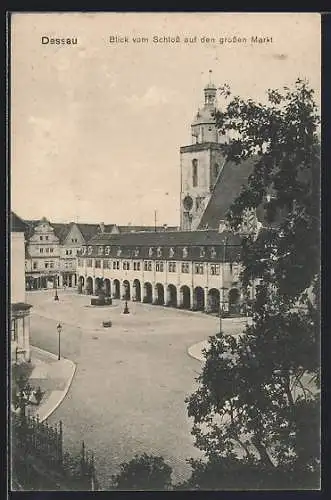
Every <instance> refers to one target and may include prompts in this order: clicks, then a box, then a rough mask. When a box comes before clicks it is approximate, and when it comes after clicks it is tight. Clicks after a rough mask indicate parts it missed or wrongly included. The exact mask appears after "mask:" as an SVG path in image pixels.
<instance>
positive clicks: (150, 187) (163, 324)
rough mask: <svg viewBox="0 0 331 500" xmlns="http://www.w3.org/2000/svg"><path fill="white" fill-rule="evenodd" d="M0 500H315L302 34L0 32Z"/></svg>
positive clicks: (312, 49)
mask: <svg viewBox="0 0 331 500" xmlns="http://www.w3.org/2000/svg"><path fill="white" fill-rule="evenodd" d="M8 23H9V28H10V30H9V33H10V36H9V40H8V46H9V54H10V65H9V68H8V82H9V92H10V125H9V138H10V165H9V169H10V179H11V185H10V191H11V206H10V240H9V241H10V285H11V296H10V303H11V304H10V306H11V316H10V332H8V333H9V335H8V338H9V339H10V340H9V342H8V343H9V352H10V363H9V367H10V370H9V371H10V374H9V375H10V381H11V383H10V391H9V392H10V394H9V405H10V413H11V419H10V420H11V421H10V430H11V452H10V455H9V457H8V459H9V469H10V471H11V488H12V490H25V491H28V490H34V491H36V490H39V491H47V490H70V491H73V490H83V491H85V490H86V491H88V490H94V491H96V490H104V491H107V490H143V491H145V490H172V491H175V490H259V489H261V490H269V489H283V490H303V489H304V490H318V489H319V488H320V467H321V463H320V403H319V401H320V328H319V318H320V311H319V292H320V288H319V283H320V260H319V255H320V243H319V242H320V219H319V217H320V137H321V135H320V114H321V105H320V92H321V89H320V79H321V61H320V58H321V54H320V38H321V34H320V30H321V28H320V24H321V20H320V16H319V15H318V14H313V13H309V14H302V13H301V14H299V13H269V14H267V13H265V14H263V13H120V12H119V13H114V12H113V13H78V12H77V13H75V12H70V13H69V12H63V13H56V12H54V13H52V12H48V13H36V12H30V13H28V12H24V13H23V12H13V13H11V15H10V16H9V20H8Z"/></svg>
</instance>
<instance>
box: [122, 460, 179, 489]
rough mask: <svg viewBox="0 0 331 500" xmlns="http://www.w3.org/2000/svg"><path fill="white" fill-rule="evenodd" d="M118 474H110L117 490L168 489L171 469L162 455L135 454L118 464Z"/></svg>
mask: <svg viewBox="0 0 331 500" xmlns="http://www.w3.org/2000/svg"><path fill="white" fill-rule="evenodd" d="M120 468H121V471H120V472H119V474H117V475H114V476H112V483H113V487H114V488H115V489H119V490H168V489H170V487H171V473H172V469H171V467H170V466H169V465H167V464H166V463H165V461H164V459H163V458H162V457H157V456H153V455H147V454H146V453H144V454H142V455H140V456H139V455H135V457H134V458H133V459H132V460H130V462H124V463H122V464H121V466H120Z"/></svg>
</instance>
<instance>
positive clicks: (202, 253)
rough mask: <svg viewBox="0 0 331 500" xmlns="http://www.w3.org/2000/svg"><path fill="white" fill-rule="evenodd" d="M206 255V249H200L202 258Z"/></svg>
mask: <svg viewBox="0 0 331 500" xmlns="http://www.w3.org/2000/svg"><path fill="white" fill-rule="evenodd" d="M205 255H206V252H205V249H204V247H200V257H204V256H205Z"/></svg>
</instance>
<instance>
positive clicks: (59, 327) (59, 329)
mask: <svg viewBox="0 0 331 500" xmlns="http://www.w3.org/2000/svg"><path fill="white" fill-rule="evenodd" d="M56 329H57V333H58V334H59V354H58V357H57V359H58V360H60V359H61V332H62V325H61V323H59V324H58V325H57V327H56Z"/></svg>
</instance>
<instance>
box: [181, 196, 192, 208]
mask: <svg viewBox="0 0 331 500" xmlns="http://www.w3.org/2000/svg"><path fill="white" fill-rule="evenodd" d="M183 207H184V209H185V210H191V209H192V207H193V200H192V198H191V196H185V198H184V200H183Z"/></svg>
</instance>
